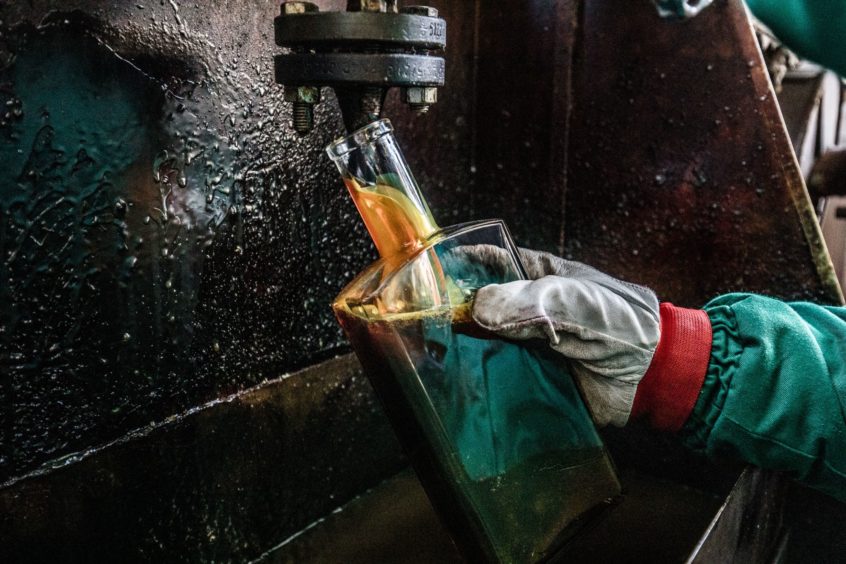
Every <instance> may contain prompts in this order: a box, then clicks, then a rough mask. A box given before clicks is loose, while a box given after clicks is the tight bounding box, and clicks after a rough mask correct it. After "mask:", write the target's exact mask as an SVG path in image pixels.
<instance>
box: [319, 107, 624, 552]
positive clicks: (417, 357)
mask: <svg viewBox="0 0 846 564" xmlns="http://www.w3.org/2000/svg"><path fill="white" fill-rule="evenodd" d="M328 151H329V154H330V156H331V157H332V159H333V160H334V161H335V163H336V164H337V165H338V168H339V169H340V171H341V174H342V176H343V177H344V180H345V181H346V183H347V186H348V187H349V188H350V191H351V193H352V195H353V198H354V199H356V204H357V206H358V208H359V210H360V211H361V214H362V217H363V218H364V220H365V223H366V224H367V227H368V230H369V231H370V234H371V236H372V237H373V239H374V241H375V243H376V246H377V248H378V249H379V251H380V254H382V258H381V259H380V260H379V261H377V262H376V263H375V264H373V265H372V266H370V267H369V268H367V269H366V270H365V271H364V272H363V273H362V274H360V275H359V276H358V277H357V278H356V279H355V280H354V281H353V282H352V283H351V284H350V285H349V286H348V287H347V288H346V289H344V291H343V292H341V294H340V295H339V296H338V298H337V299H336V301H335V303H334V304H333V309H334V311H335V313H336V315H337V317H338V319H339V321H340V323H341V325H342V326H343V327H344V330H345V331H346V333H347V335H348V337H349V339H350V341H351V343H352V345H353V348H354V349H355V351H356V354H357V355H358V358H359V359H360V360H361V362H362V365H363V366H364V369H365V372H366V374H367V376H368V378H369V379H370V381H371V383H372V384H373V387H374V388H375V390H376V392H377V394H378V396H379V398H380V400H381V402H382V404H383V406H384V408H385V412H386V413H387V415H388V417H389V418H390V420H391V423H392V425H393V426H394V429H395V430H396V432H397V434H398V436H399V438H400V441H401V442H402V444H403V447H404V448H405V451H406V453H407V454H408V456H409V458H410V460H411V462H412V464H413V466H414V468H415V470H416V471H417V473H418V475H419V477H420V479H421V482H422V483H423V485H424V487H425V489H426V491H427V493H428V495H429V497H430V499H431V500H432V504H433V505H434V507H435V509H436V510H437V511H438V513H439V515H440V516H441V518H442V520H443V521H444V522H445V524H446V525H447V528H448V529H449V531H450V533H451V534H452V536H453V538H454V540H455V541H456V544H457V545H458V546H459V548H460V549H461V550H462V552H463V553H464V554H465V556H466V557H467V558H468V559H469V560H471V561H489V562H521V563H522V562H537V561H542V560H544V559H546V558H548V557H549V556H551V555H552V554H553V552H554V551H555V550H556V549H557V548H558V547H560V545H561V544H562V543H563V542H564V541H566V540H567V539H568V538H569V537H570V536H571V535H572V534H573V532H574V531H575V530H576V528H577V526H578V523H580V522H581V521H582V520H580V517H583V516H584V515H585V514H586V513H587V512H588V511H589V510H591V509H592V508H595V507H598V506H601V505H602V504H603V503H604V502H606V501H607V500H609V499H611V498H613V497H615V496H616V495H618V494H619V493H620V485H619V482H618V480H617V477H616V475H615V473H614V469H613V466H612V463H611V461H610V459H609V457H608V455H607V453H606V451H605V448H604V447H603V444H602V441H601V439H600V438H599V436H598V434H597V433H596V430H595V428H594V425H593V423H592V421H591V418H590V415H589V413H588V411H587V409H586V408H585V405H584V403H583V402H582V400H581V397H580V395H579V391H578V389H577V387H576V385H575V383H574V381H573V379H572V378H571V376H570V374H569V373H568V371H567V368H566V365H565V362H564V361H563V359H561V358H560V357H559V356H557V354H556V353H554V352H552V351H551V350H550V349H549V348H548V347H547V346H546V345H545V344H543V345H540V344H538V345H534V344H525V343H522V344H521V343H513V342H506V341H502V340H498V339H494V338H491V337H490V336H489V335H482V334H480V333H479V332H478V331H477V328H475V327H474V325H473V324H472V321H470V315H469V312H470V307H471V303H472V299H473V295H474V293H475V291H476V290H478V289H479V288H481V287H483V286H486V285H488V284H494V283H505V282H510V281H514V280H520V279H522V278H524V277H525V276H524V273H523V268H522V266H521V264H520V260H519V256H518V253H517V251H516V247H515V245H514V243H513V242H512V240H511V237H510V235H509V233H508V230H507V228H506V227H505V225H504V224H503V223H502V222H501V221H496V220H494V221H484V222H477V223H469V224H463V225H457V226H454V227H450V228H447V229H439V228H438V227H437V225H436V224H435V222H434V220H433V219H432V216H431V213H430V212H429V208H428V206H427V205H426V202H425V200H424V199H423V197H422V195H421V194H420V191H419V189H418V187H417V184H416V182H415V181H414V177H413V176H412V174H411V172H410V171H409V170H408V167H407V165H406V163H405V160H404V159H403V157H402V153H401V152H400V150H399V148H398V146H397V144H396V141H395V139H394V137H393V134H392V129H391V127H390V124H389V123H388V122H387V121H381V122H377V123H375V124H372V125H370V126H368V127H367V128H365V129H363V130H361V131H359V132H356V133H355V134H353V135H352V136H350V137H348V138H346V139H343V140H340V141H338V142H336V143H334V144H333V145H332V146H330V147H329V149H328Z"/></svg>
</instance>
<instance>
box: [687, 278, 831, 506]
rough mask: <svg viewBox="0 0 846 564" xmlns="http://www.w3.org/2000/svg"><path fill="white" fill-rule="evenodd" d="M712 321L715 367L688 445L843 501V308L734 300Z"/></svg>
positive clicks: (745, 297) (710, 308) (719, 303)
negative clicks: (784, 475) (778, 472)
mask: <svg viewBox="0 0 846 564" xmlns="http://www.w3.org/2000/svg"><path fill="white" fill-rule="evenodd" d="M705 312H706V313H707V315H708V318H709V319H710V321H711V331H712V339H711V347H710V349H711V350H710V358H709V361H708V368H707V372H706V374H705V377H704V380H703V381H702V385H701V389H700V391H699V394H698V399H697V400H696V403H695V406H694V407H693V410H692V411H691V412H690V415H689V417H688V419H687V421H686V423H685V424H684V426H683V428H682V429H681V433H682V436H683V438H684V441H685V442H686V444H687V445H688V446H689V447H691V448H693V449H694V450H697V451H700V452H703V453H705V454H706V455H708V456H709V457H712V458H723V457H729V458H733V459H740V460H745V461H747V462H750V463H752V464H755V465H757V466H760V467H763V468H767V469H772V470H781V471H786V472H787V473H789V474H790V475H791V476H792V477H793V478H795V479H796V480H798V481H799V482H802V483H804V484H806V485H808V486H811V487H813V488H816V489H818V490H821V491H823V492H825V493H827V494H829V495H831V496H833V497H835V498H838V499H840V500H844V501H846V409H845V408H846V308H843V307H823V306H818V305H813V304H809V303H784V302H781V301H778V300H774V299H770V298H766V297H762V296H756V295H749V294H730V295H726V296H723V297H720V298H718V299H716V300H714V301H712V302H711V303H709V304H708V305H707V306H706V307H705Z"/></svg>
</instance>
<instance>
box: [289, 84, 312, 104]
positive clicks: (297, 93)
mask: <svg viewBox="0 0 846 564" xmlns="http://www.w3.org/2000/svg"><path fill="white" fill-rule="evenodd" d="M285 101H286V102H303V103H305V104H319V103H320V88H319V87H318V86H286V87H285Z"/></svg>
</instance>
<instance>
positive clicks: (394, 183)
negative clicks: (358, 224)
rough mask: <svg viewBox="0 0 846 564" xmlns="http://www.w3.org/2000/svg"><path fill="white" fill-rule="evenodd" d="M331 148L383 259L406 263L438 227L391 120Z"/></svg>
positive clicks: (375, 123) (361, 131) (358, 132)
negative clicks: (401, 148) (398, 142)
mask: <svg viewBox="0 0 846 564" xmlns="http://www.w3.org/2000/svg"><path fill="white" fill-rule="evenodd" d="M327 151H328V152H329V156H330V157H331V158H332V160H333V161H334V162H335V164H336V165H337V167H338V170H339V171H340V173H341V176H342V177H343V179H344V183H345V184H346V186H347V189H348V190H349V193H350V196H351V197H352V199H353V202H355V205H356V208H357V209H358V213H359V214H360V215H361V218H362V220H363V221H364V224H365V226H366V227H367V230H368V232H369V233H370V237H371V238H372V239H373V242H374V244H375V245H376V249H377V250H378V251H379V254H380V255H381V257H382V258H384V259H386V260H388V261H389V262H395V261H401V260H402V259H404V258H405V257H407V256H409V255H411V254H412V253H414V252H415V251H417V250H418V249H420V248H421V247H422V246H423V245H424V244H425V243H426V241H428V240H429V239H430V238H431V237H432V235H434V234H435V233H436V232H437V231H438V229H439V228H438V225H437V223H435V220H434V218H433V217H432V212H431V211H430V210H429V206H428V205H427V203H426V200H425V199H424V198H423V195H422V194H421V193H420V188H419V187H418V185H417V182H416V181H415V179H414V176H413V175H412V173H411V170H410V169H409V167H408V164H407V163H406V161H405V158H404V157H403V154H402V151H401V150H400V148H399V146H398V145H397V142H396V139H395V138H394V135H393V128H392V127H391V124H390V122H389V121H388V120H381V121H377V122H374V123H372V124H370V125H369V126H367V127H365V128H363V129H360V130H358V131H357V132H355V133H353V134H352V135H351V136H349V137H347V138H345V139H341V140H338V141H336V142H335V143H333V144H332V145H330V146H329V148H328V149H327Z"/></svg>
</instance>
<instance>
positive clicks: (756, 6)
mask: <svg viewBox="0 0 846 564" xmlns="http://www.w3.org/2000/svg"><path fill="white" fill-rule="evenodd" d="M747 4H748V5H749V8H750V9H751V10H752V13H754V14H755V16H756V17H757V18H758V19H760V20H761V21H762V22H764V23H765V24H766V25H767V26H768V27H769V28H770V29H772V30H773V33H775V34H776V36H777V37H778V38H779V39H780V40H781V41H783V42H784V43H785V44H786V45H787V46H788V47H789V48H790V49H791V50H793V51H795V52H796V53H797V54H799V55H801V56H803V57H805V58H807V59H810V60H812V61H814V62H816V63H819V64H821V65H823V66H825V67H828V68H830V69H832V70H833V71H835V72H837V73H838V74H840V75H841V76H846V1H844V0H747Z"/></svg>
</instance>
